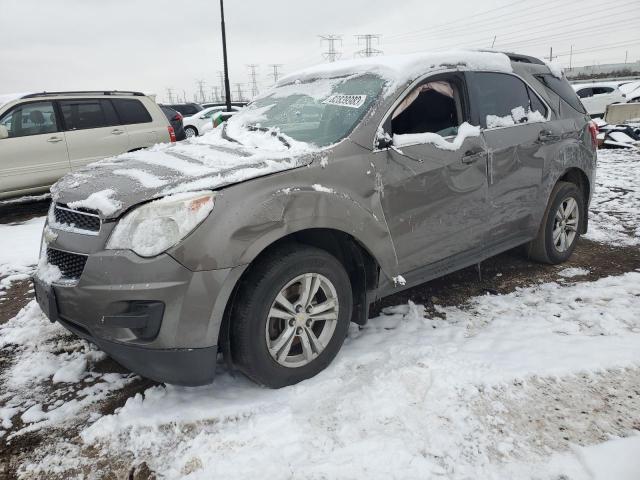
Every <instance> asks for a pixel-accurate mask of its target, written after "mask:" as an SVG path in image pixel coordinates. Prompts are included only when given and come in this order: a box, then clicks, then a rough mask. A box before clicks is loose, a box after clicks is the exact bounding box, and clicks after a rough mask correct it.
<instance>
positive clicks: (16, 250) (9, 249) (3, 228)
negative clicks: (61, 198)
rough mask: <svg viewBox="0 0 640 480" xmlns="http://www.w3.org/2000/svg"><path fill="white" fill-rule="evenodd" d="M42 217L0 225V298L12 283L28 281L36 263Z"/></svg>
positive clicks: (38, 252) (42, 222)
mask: <svg viewBox="0 0 640 480" xmlns="http://www.w3.org/2000/svg"><path fill="white" fill-rule="evenodd" d="M43 226H44V217H39V218H33V219H31V220H27V221H26V222H23V223H20V224H8V225H2V224H0V242H1V245H0V297H2V296H3V295H4V290H6V289H7V288H9V286H10V285H11V283H12V282H15V281H19V280H26V279H28V278H29V277H30V276H31V274H32V273H33V269H34V266H35V265H36V264H37V263H38V257H39V255H40V237H41V236H42V227H43Z"/></svg>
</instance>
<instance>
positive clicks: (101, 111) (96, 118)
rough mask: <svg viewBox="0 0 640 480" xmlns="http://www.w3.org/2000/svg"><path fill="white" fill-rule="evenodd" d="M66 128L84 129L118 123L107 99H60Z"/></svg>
mask: <svg viewBox="0 0 640 480" xmlns="http://www.w3.org/2000/svg"><path fill="white" fill-rule="evenodd" d="M59 103H60V110H61V111H62V118H63V119H64V125H65V128H66V129H67V130H86V129H88V128H102V127H111V126H115V125H118V124H119V122H118V117H117V116H116V112H115V111H114V109H113V106H112V105H111V103H110V102H109V101H108V100H100V99H95V100H60V102H59Z"/></svg>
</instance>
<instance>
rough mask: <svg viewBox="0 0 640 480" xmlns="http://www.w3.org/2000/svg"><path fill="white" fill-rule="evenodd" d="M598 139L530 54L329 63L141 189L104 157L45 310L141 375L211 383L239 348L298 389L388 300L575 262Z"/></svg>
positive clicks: (64, 243)
mask: <svg viewBox="0 0 640 480" xmlns="http://www.w3.org/2000/svg"><path fill="white" fill-rule="evenodd" d="M309 105H313V106H315V107H316V108H307V109H305V113H304V115H302V114H301V112H302V107H304V106H309ZM595 135H596V129H595V126H594V124H593V122H591V119H590V117H589V116H588V115H587V114H586V111H585V110H584V107H583V106H582V104H581V103H580V101H579V99H578V97H577V96H576V94H575V92H574V91H573V90H572V88H571V86H570V85H569V83H568V82H567V81H566V80H565V79H564V78H563V77H562V76H558V73H557V72H552V71H551V70H550V69H549V67H548V66H546V65H545V64H544V63H543V62H542V61H540V60H538V59H536V58H533V57H526V56H518V55H511V54H510V55H509V56H507V55H506V54H501V53H496V52H477V51H475V52H463V53H461V52H451V53H446V52H445V53H442V52H440V53H434V54H418V55H408V56H398V57H391V58H388V57H372V58H368V59H366V60H362V59H359V60H357V61H346V62H338V63H332V64H325V65H319V66H316V67H312V68H310V69H307V70H304V71H302V72H299V73H297V74H292V75H290V76H288V77H286V78H283V79H281V80H280V81H279V83H278V84H277V85H276V86H275V88H274V89H273V90H271V91H270V92H269V93H266V94H265V95H263V96H262V97H259V98H257V99H256V100H255V101H254V102H252V103H251V105H249V106H248V107H247V108H245V109H243V110H242V111H240V112H238V113H237V114H236V115H234V116H233V117H232V118H231V119H230V120H229V121H228V122H227V123H225V124H224V125H223V127H222V128H218V129H216V130H214V131H213V132H211V133H210V134H209V135H207V136H206V137H203V138H202V139H201V140H200V141H199V142H194V143H188V144H183V145H180V147H179V148H177V149H176V148H175V147H174V148H169V147H165V148H163V147H159V148H156V149H155V150H154V151H153V152H134V153H132V154H130V155H128V156H127V158H126V162H127V165H128V166H129V168H131V169H135V171H136V175H133V174H132V175H130V176H124V175H121V174H118V173H117V172H118V171H119V170H120V166H119V165H117V164H116V165H114V164H113V163H110V162H109V161H106V162H103V163H102V164H100V165H97V166H95V167H93V168H91V169H86V170H84V171H82V172H81V174H82V177H81V178H82V179H84V180H85V181H84V182H83V183H80V184H79V185H77V183H78V178H77V177H76V176H74V175H69V176H67V177H65V178H64V179H62V180H61V181H60V182H58V183H57V184H56V186H55V188H54V189H53V192H54V198H53V202H52V207H51V212H50V214H49V216H48V220H47V224H46V226H45V228H44V233H43V249H42V256H41V260H40V264H39V266H38V270H37V273H36V278H35V284H36V289H35V291H36V298H37V300H38V302H39V304H40V306H41V307H42V310H43V311H44V313H45V315H47V316H48V317H49V318H50V319H51V320H54V321H59V322H60V323H61V324H62V325H64V326H65V327H66V328H67V329H69V330H70V331H72V332H75V333H76V334H77V335H79V336H80V337H83V338H86V339H88V340H89V341H91V342H93V343H95V344H97V345H98V346H99V347H100V348H101V349H102V350H104V351H106V352H107V353H109V354H110V355H111V356H112V357H113V358H115V359H116V360H117V361H118V362H120V363H122V364H123V365H124V366H126V367H128V368H130V369H131V370H133V371H135V372H137V373H139V374H141V375H143V376H146V377H149V378H152V379H155V380H158V381H165V382H169V383H177V384H185V385H198V384H204V383H208V382H211V381H212V379H213V378H214V374H215V365H216V357H217V355H218V353H219V352H222V353H223V354H224V355H225V357H226V358H227V361H228V363H229V364H231V365H233V366H234V367H235V368H237V369H239V370H240V371H242V372H244V373H245V374H246V375H247V376H248V377H249V378H251V379H253V380H254V381H256V382H258V383H260V384H263V385H266V386H269V387H282V386H285V385H291V384H294V383H296V382H299V381H301V380H304V379H307V378H309V377H312V376H313V375H316V374H317V373H319V372H320V371H321V370H323V369H324V368H325V367H326V366H327V365H329V363H330V362H331V361H332V360H333V358H334V357H335V356H336V354H337V353H338V351H339V350H340V348H341V346H342V343H343V341H344V339H345V336H346V334H347V330H348V328H349V323H350V322H355V323H358V324H364V323H366V322H367V319H368V312H369V305H370V304H371V303H372V302H374V301H376V300H377V299H380V298H381V297H384V296H386V295H389V294H391V293H394V292H397V291H400V290H403V289H406V288H409V287H413V286H415V285H418V284H420V283H422V282H425V281H428V280H430V279H433V278H436V277H439V276H442V275H445V274H447V273H450V272H453V271H455V270H458V269H461V268H464V267H468V266H471V265H476V264H478V263H479V262H481V261H483V260H484V259H486V258H488V257H491V256H493V255H496V254H498V253H500V252H503V251H505V250H509V249H512V248H514V247H517V246H523V250H524V251H525V252H526V253H527V254H528V256H529V257H530V258H532V259H534V260H537V261H540V262H544V263H550V264H557V263H561V262H564V261H566V260H567V259H568V258H569V257H570V256H571V254H572V252H573V250H574V248H575V246H576V242H577V241H578V238H579V236H580V235H581V234H583V233H585V232H586V231H587V224H588V222H587V212H588V206H589V202H590V199H591V192H592V191H593V188H594V173H595V172H594V170H595V167H596V148H595ZM123 161H124V160H123ZM150 180H154V181H153V182H151V181H150ZM70 225H76V226H78V225H81V227H80V228H77V227H76V228H75V229H70V228H69V226H70ZM124 287H126V288H124ZM380 348H385V347H384V346H382V345H381V346H380Z"/></svg>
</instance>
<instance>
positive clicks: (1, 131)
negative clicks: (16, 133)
mask: <svg viewBox="0 0 640 480" xmlns="http://www.w3.org/2000/svg"><path fill="white" fill-rule="evenodd" d="M3 138H9V130H7V127H6V126H4V125H0V140H2V139H3Z"/></svg>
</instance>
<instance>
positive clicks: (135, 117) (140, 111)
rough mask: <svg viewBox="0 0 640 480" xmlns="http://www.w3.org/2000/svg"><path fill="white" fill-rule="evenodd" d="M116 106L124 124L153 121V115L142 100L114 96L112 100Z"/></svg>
mask: <svg viewBox="0 0 640 480" xmlns="http://www.w3.org/2000/svg"><path fill="white" fill-rule="evenodd" d="M111 101H112V102H113V105H114V106H115V107H116V111H117V112H118V116H119V117H120V120H121V121H122V123H123V124H126V125H131V124H135V123H149V122H151V121H152V120H151V115H150V114H149V112H148V111H147V109H146V108H145V106H144V105H143V104H142V102H141V101H140V100H128V99H123V98H114V99H113V100H111Z"/></svg>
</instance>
